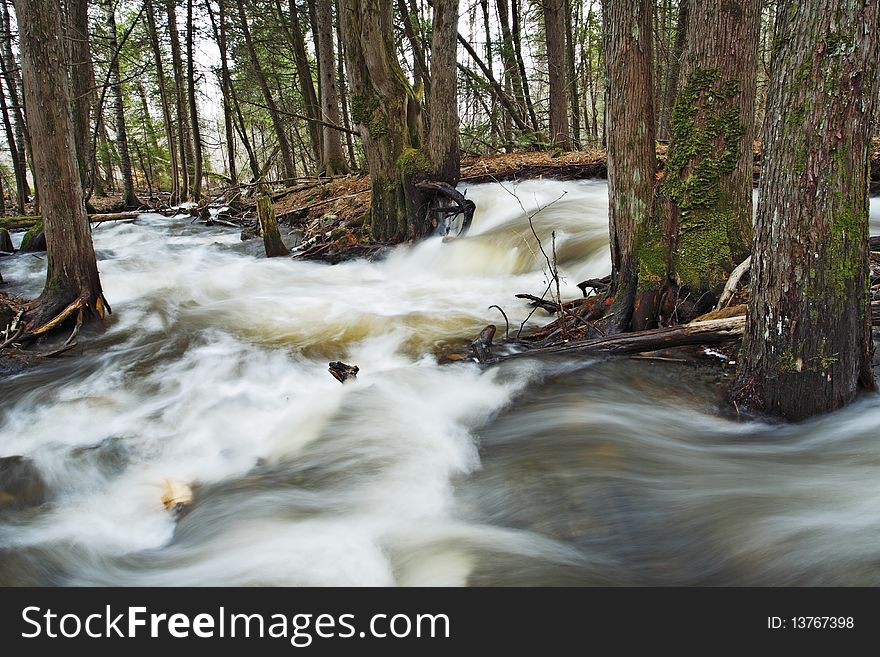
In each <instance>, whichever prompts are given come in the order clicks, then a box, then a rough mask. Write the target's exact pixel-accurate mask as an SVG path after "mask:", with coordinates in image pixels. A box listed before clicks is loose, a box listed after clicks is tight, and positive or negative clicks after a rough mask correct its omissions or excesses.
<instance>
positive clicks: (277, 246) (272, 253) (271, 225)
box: [257, 196, 290, 258]
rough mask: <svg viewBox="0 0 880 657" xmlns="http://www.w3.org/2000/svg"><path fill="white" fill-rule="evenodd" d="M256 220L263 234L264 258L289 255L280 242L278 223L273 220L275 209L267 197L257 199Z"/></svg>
mask: <svg viewBox="0 0 880 657" xmlns="http://www.w3.org/2000/svg"><path fill="white" fill-rule="evenodd" d="M257 219H258V220H259V222H260V231H261V232H262V233H263V246H264V247H265V248H266V257H267V258H275V257H278V256H286V255H290V251H288V250H287V247H286V246H284V242H283V241H282V240H281V233H280V232H279V231H278V221H277V220H276V218H275V209H274V208H273V207H272V201H271V200H270V199H269V197H268V196H260V197H259V198H258V199H257Z"/></svg>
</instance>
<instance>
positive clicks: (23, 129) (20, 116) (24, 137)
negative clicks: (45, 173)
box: [0, 1, 33, 203]
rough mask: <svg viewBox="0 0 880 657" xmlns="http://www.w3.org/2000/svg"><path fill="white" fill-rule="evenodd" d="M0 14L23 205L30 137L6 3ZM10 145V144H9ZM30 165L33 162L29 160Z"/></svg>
mask: <svg viewBox="0 0 880 657" xmlns="http://www.w3.org/2000/svg"><path fill="white" fill-rule="evenodd" d="M0 12H2V20H3V27H2V29H3V39H2V47H3V51H2V53H0V66H2V72H3V79H4V81H5V82H6V91H7V93H8V94H9V102H10V107H9V109H10V110H11V112H12V117H11V118H12V119H14V121H13V132H14V134H15V145H16V148H17V149H18V153H17V157H16V158H14V159H13V163H15V161H16V160H17V161H18V170H16V171H15V177H16V185H17V186H18V187H19V189H20V191H23V192H24V201H23V202H24V203H27V202H28V201H29V200H30V195H31V189H30V186H29V185H28V181H27V163H28V156H31V158H32V157H33V156H32V153H31V147H30V136H29V134H28V129H27V125H26V124H25V120H24V107H23V104H22V102H21V100H20V99H19V93H18V90H19V85H20V83H21V78H20V77H19V76H18V75H16V73H15V71H16V69H17V68H18V64H17V63H16V61H15V56H14V55H13V53H12V26H11V22H10V19H9V9H8V7H7V6H6V2H5V1H4V2H0ZM10 143H11V142H10ZM31 164H33V160H32V159H31Z"/></svg>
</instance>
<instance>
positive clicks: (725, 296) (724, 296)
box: [715, 256, 752, 310]
mask: <svg viewBox="0 0 880 657" xmlns="http://www.w3.org/2000/svg"><path fill="white" fill-rule="evenodd" d="M751 266H752V256H749V257H748V258H746V259H745V260H743V261H742V262H741V263H739V264H738V265H737V266H736V268H734V270H733V271H732V272H730V278H728V279H727V283H726V284H725V285H724V290H722V292H721V296H720V297H718V305H717V306H715V310H721V309H722V308H724V307H725V306H727V304H728V303H730V300H731V299H732V298H733V295H734V293H735V292H736V286H737V285H739V281H740V279H741V278H742V277H743V276H744V275H745V273H746V272H747V271H748V270H749V268H750V267H751Z"/></svg>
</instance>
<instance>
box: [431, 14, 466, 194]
mask: <svg viewBox="0 0 880 657" xmlns="http://www.w3.org/2000/svg"><path fill="white" fill-rule="evenodd" d="M457 38H458V0H434V26H433V30H432V35H431V104H430V106H429V110H430V116H429V119H430V121H429V130H428V148H427V151H428V159H429V160H430V162H431V167H432V178H433V179H434V180H438V181H443V182H447V183H449V184H450V185H452V186H455V185H456V184H457V183H458V178H459V175H460V171H461V149H460V146H459V143H458V128H459V121H458V79H457V77H456V72H457V69H456V61H457V56H456V55H457V53H458V41H457Z"/></svg>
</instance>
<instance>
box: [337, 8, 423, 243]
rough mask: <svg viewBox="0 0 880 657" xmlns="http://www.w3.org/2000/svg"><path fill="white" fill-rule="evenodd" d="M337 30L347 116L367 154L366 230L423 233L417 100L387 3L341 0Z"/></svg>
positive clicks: (390, 236)
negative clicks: (347, 90) (348, 97)
mask: <svg viewBox="0 0 880 657" xmlns="http://www.w3.org/2000/svg"><path fill="white" fill-rule="evenodd" d="M341 4H342V16H341V19H342V25H343V34H344V35H345V40H346V44H347V47H346V55H347V57H348V61H347V67H348V74H349V78H350V80H351V87H352V119H353V120H354V122H355V123H356V124H357V126H358V129H359V130H360V133H361V140H362V141H363V145H364V152H365V153H366V156H367V163H368V165H369V169H370V180H371V183H372V189H373V198H372V204H371V207H370V221H371V233H372V237H373V239H375V240H378V241H383V242H398V241H401V240H403V239H406V238H407V237H409V238H416V237H421V236H423V235H425V234H426V233H427V232H429V230H430V226H429V225H427V222H426V221H425V213H424V212H423V211H422V209H423V205H424V202H425V198H424V194H423V193H421V192H420V191H419V190H417V189H416V188H415V182H417V181H418V180H420V179H422V178H424V177H425V176H426V174H428V173H429V172H430V170H431V165H430V162H429V161H428V159H427V157H426V156H425V154H424V152H423V150H422V136H423V135H422V132H423V131H422V125H421V112H420V107H419V103H418V101H417V100H416V98H415V96H414V95H413V92H412V89H411V88H410V86H409V84H408V83H407V81H406V76H405V75H404V74H403V71H402V70H401V68H400V64H399V63H398V61H397V58H396V56H395V54H394V53H395V48H394V40H393V39H394V34H393V30H392V20H391V18H392V17H391V5H390V4H381V3H376V2H373V1H372V0H344V2H342V3H341Z"/></svg>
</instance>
